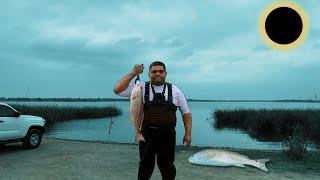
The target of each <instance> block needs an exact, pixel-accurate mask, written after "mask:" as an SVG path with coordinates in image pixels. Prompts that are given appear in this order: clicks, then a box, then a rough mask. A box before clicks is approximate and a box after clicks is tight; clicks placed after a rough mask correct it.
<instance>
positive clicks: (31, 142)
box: [23, 129, 42, 149]
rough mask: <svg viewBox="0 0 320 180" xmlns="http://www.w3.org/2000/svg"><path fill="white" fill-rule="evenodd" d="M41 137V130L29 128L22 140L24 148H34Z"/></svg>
mask: <svg viewBox="0 0 320 180" xmlns="http://www.w3.org/2000/svg"><path fill="white" fill-rule="evenodd" d="M41 139H42V134H41V131H39V130H38V129H30V130H29V131H28V133H27V135H26V137H25V138H24V140H23V148H24V149H34V148H37V147H38V146H39V145H40V143H41Z"/></svg>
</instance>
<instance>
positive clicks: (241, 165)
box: [235, 164, 245, 167]
mask: <svg viewBox="0 0 320 180" xmlns="http://www.w3.org/2000/svg"><path fill="white" fill-rule="evenodd" d="M235 166H237V167H245V166H244V165H243V164H235Z"/></svg>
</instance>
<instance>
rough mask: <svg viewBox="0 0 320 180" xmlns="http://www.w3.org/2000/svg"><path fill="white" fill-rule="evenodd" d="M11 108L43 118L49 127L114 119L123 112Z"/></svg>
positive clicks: (18, 106)
mask: <svg viewBox="0 0 320 180" xmlns="http://www.w3.org/2000/svg"><path fill="white" fill-rule="evenodd" d="M11 106H12V107H13V108H15V109H16V110H18V111H19V112H20V113H21V114H24V115H34V116H40V117H43V118H44V119H45V120H46V121H47V124H46V125H47V126H51V125H53V124H54V123H56V122H59V121H67V120H73V119H96V118H104V117H114V116H118V115H120V114H121V111H120V110H119V109H117V108H114V107H65V106H29V105H20V104H11Z"/></svg>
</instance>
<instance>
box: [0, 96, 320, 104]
mask: <svg viewBox="0 0 320 180" xmlns="http://www.w3.org/2000/svg"><path fill="white" fill-rule="evenodd" d="M0 101H38V102H41V101H43V102H48V101H53V102H108V101H129V98H23V97H18V98H5V97H0ZM188 101H189V102H297V103H299V102H300V103H305V102H307V103H320V100H312V99H287V100H210V99H188Z"/></svg>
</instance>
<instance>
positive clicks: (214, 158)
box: [189, 149, 270, 172]
mask: <svg viewBox="0 0 320 180" xmlns="http://www.w3.org/2000/svg"><path fill="white" fill-rule="evenodd" d="M269 160H270V159H258V160H251V159H249V158H248V157H247V156H244V155H241V154H239V153H236V152H231V151H226V150H217V149H206V150H202V151H200V152H198V153H196V154H194V155H192V156H191V157H190V158H189V162H190V163H193V164H200V165H209V166H238V167H245V166H244V165H250V166H253V167H256V168H259V169H261V170H262V171H266V172H268V169H267V167H266V166H265V163H266V162H268V161H269Z"/></svg>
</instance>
